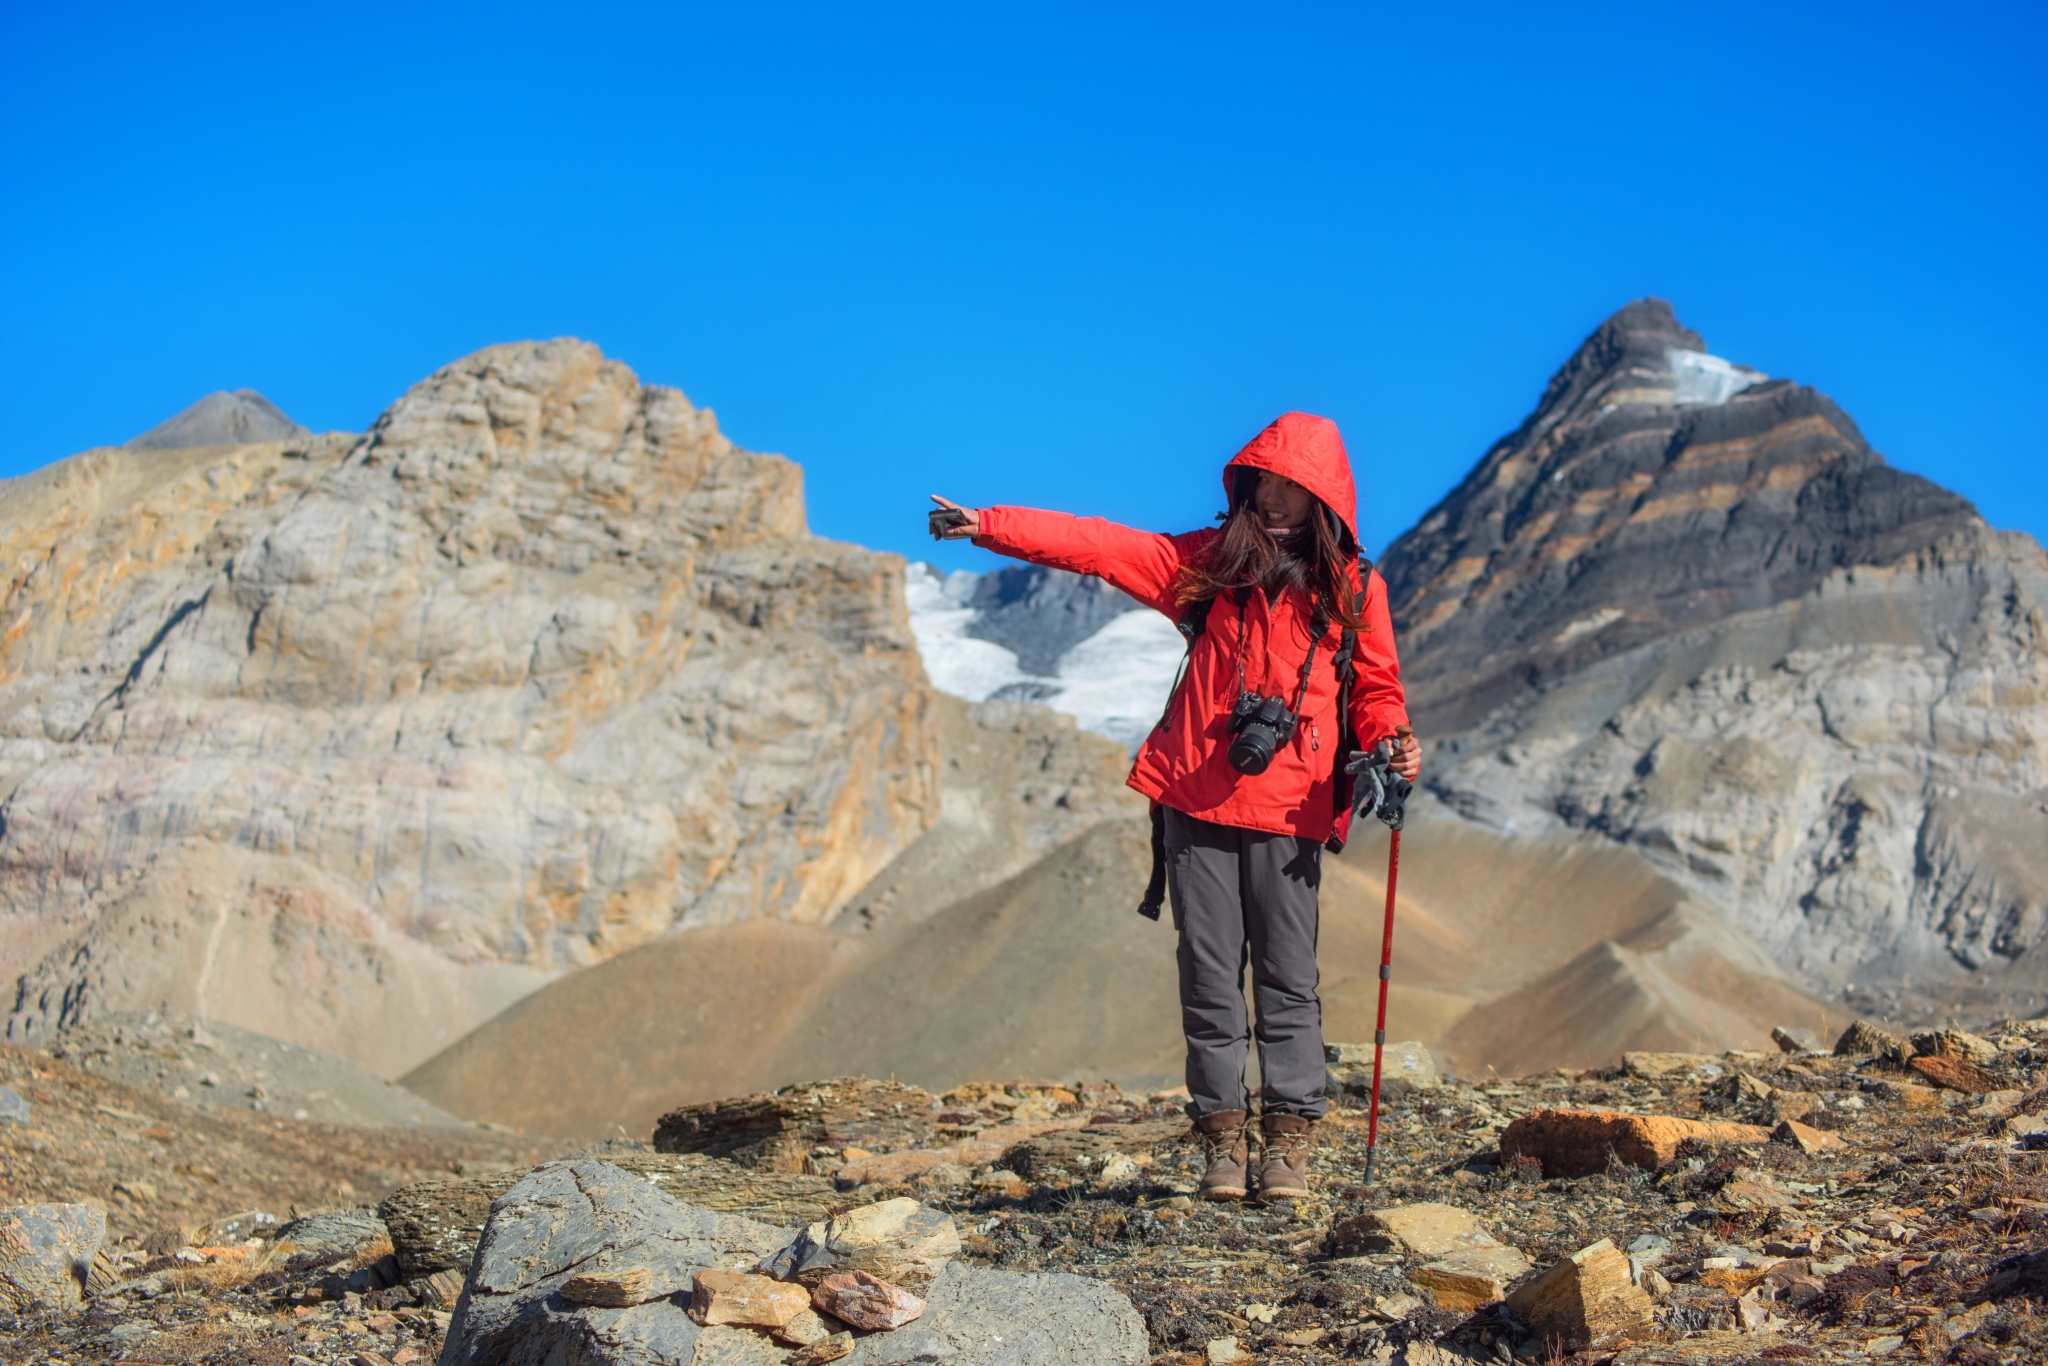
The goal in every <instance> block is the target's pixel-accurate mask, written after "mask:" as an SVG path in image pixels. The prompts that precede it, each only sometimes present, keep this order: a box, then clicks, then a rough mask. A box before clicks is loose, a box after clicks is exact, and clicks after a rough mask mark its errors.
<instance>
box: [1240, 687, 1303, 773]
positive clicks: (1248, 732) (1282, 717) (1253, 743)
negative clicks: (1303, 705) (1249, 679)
mask: <svg viewBox="0 0 2048 1366" xmlns="http://www.w3.org/2000/svg"><path fill="white" fill-rule="evenodd" d="M1295 720H1296V717H1295V715H1294V713H1293V712H1291V711H1289V710H1287V703H1286V702H1285V701H1283V700H1281V699H1280V698H1278V697H1261V696H1259V695H1258V694H1257V693H1255V692H1241V693H1239V694H1238V695H1237V705H1236V706H1234V707H1232V708H1231V709H1230V733H1231V734H1232V735H1235V736H1236V737H1237V738H1236V739H1235V740H1232V741H1231V742H1230V766H1231V767H1232V768H1234V769H1236V770H1237V771H1238V772H1239V773H1264V772H1265V771H1266V765H1268V764H1270V763H1272V762H1273V756H1274V755H1275V754H1278V753H1279V752H1280V746H1282V745H1284V744H1286V743H1287V742H1288V741H1289V740H1291V739H1293V738H1294V725H1295Z"/></svg>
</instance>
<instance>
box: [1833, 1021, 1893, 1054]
mask: <svg viewBox="0 0 2048 1366" xmlns="http://www.w3.org/2000/svg"><path fill="white" fill-rule="evenodd" d="M1906 1046H1907V1044H1906V1041H1905V1040H1904V1039H1902V1038H1900V1037H1899V1036H1898V1035H1896V1034H1893V1033H1889V1032H1888V1031H1886V1030H1882V1029H1879V1028H1878V1027H1877V1026H1876V1025H1874V1024H1872V1023H1870V1021H1868V1020H1858V1021H1856V1023H1854V1024H1852V1025H1850V1026H1849V1027H1848V1028H1847V1029H1845V1030H1843V1031H1842V1035H1841V1037H1840V1038H1838V1039H1836V1040H1835V1056H1836V1057H1838V1058H1862V1057H1871V1056H1874V1055H1876V1054H1880V1053H1888V1052H1891V1051H1893V1050H1902V1049H1904V1048H1905V1047H1906Z"/></svg>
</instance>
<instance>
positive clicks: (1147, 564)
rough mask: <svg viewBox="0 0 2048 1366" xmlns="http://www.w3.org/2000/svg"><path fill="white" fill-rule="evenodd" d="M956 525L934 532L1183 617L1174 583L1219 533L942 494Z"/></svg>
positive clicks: (938, 500) (935, 497) (941, 501)
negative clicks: (1178, 532)
mask: <svg viewBox="0 0 2048 1366" xmlns="http://www.w3.org/2000/svg"><path fill="white" fill-rule="evenodd" d="M932 501H933V502H934V503H937V504H938V505H939V507H940V509H941V510H942V511H950V512H952V513H953V514H954V516H953V517H952V518H949V519H947V520H950V521H952V522H953V525H952V526H950V527H948V528H946V529H944V530H939V529H938V527H937V525H936V523H937V520H938V514H934V533H935V534H937V535H940V536H942V537H944V538H945V539H947V540H961V539H970V540H972V541H973V542H974V543H975V544H976V545H978V546H980V547H982V548H983V549H985V550H993V551H995V552H996V553H997V554H998V555H1008V556H1010V557H1011V558H1013V559H1019V560H1029V561H1030V562H1031V563H1033V564H1043V565H1050V566H1052V567H1053V568H1055V569H1065V570H1069V571H1071V572H1073V573H1076V574H1094V575H1097V576H1099V577H1101V578H1103V579H1106V580H1108V581H1109V583H1111V584H1113V585H1114V586H1116V587H1118V588H1121V589H1122V590H1123V591H1124V592H1126V593H1129V594H1130V595H1131V596H1132V597H1134V598H1136V599H1137V600H1138V601H1139V602H1142V603H1144V604H1145V605H1146V606H1147V607H1151V608H1153V609H1155V610H1157V611H1160V612H1164V613H1165V614H1166V615H1168V616H1170V617H1171V616H1177V615H1178V614H1179V612H1178V608H1177V607H1176V606H1175V604H1174V601H1173V581H1174V578H1175V577H1176V576H1177V575H1178V574H1179V573H1180V567H1181V565H1182V564H1184V563H1186V561H1187V557H1188V556H1189V555H1190V554H1192V553H1193V552H1194V551H1195V549H1196V548H1198V547H1199V545H1200V544H1201V542H1202V540H1203V539H1205V538H1206V537H1209V536H1213V535H1214V534H1215V533H1214V532H1193V533H1190V534H1188V535H1185V536H1161V535H1158V534H1155V533H1153V532H1149V531H1133V530H1132V529H1131V528H1129V527H1127V526H1118V525H1117V524H1116V523H1115V522H1110V521H1105V520H1104V519H1102V518H1100V517H1070V516H1068V515H1067V514H1066V513H1064V512H1041V511H1039V510H1038V509H1036V508H1017V507H989V508H980V509H970V508H963V507H961V506H960V505H959V504H957V503H954V502H951V501H950V500H948V499H945V498H941V497H939V496H938V495H937V494H933V495H932Z"/></svg>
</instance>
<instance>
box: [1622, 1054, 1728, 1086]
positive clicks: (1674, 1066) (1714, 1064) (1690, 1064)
mask: <svg viewBox="0 0 2048 1366" xmlns="http://www.w3.org/2000/svg"><path fill="white" fill-rule="evenodd" d="M1621 1065H1622V1066H1623V1067H1625V1068H1627V1069H1628V1074H1629V1075H1630V1076H1632V1077H1640V1078H1642V1079H1643V1080H1645V1081H1654V1080H1655V1079H1656V1078H1658V1077H1665V1076H1669V1075H1671V1074H1672V1073H1674V1072H1677V1073H1681V1074H1691V1073H1694V1072H1697V1073H1700V1074H1702V1075H1703V1076H1705V1077H1708V1078H1712V1077H1719V1076H1723V1075H1725V1074H1726V1073H1727V1071H1728V1064H1727V1063H1725V1062H1723V1061H1722V1060H1721V1059H1720V1058H1719V1057H1717V1056H1715V1055H1714V1054H1712V1053H1654V1052H1638V1053H1624V1054H1622V1055H1621Z"/></svg>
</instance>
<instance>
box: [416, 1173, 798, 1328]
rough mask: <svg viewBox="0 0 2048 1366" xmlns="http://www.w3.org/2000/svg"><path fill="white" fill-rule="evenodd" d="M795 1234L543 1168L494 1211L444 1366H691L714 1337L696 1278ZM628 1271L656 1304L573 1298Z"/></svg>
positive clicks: (630, 1180) (637, 1184)
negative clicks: (566, 1290) (693, 1300)
mask: <svg viewBox="0 0 2048 1366" xmlns="http://www.w3.org/2000/svg"><path fill="white" fill-rule="evenodd" d="M787 1237H788V1232H787V1230H784V1229H779V1228H775V1227H773V1226H772V1225H769V1224H760V1223H756V1222H754V1221H753V1220H751V1219H745V1218H741V1217H740V1216H738V1215H733V1214H720V1213H718V1212H716V1211H713V1210H708V1209H701V1208H698V1207H697V1206H694V1205H686V1204H684V1203H682V1202H681V1201H679V1200H677V1199H675V1198H674V1197H673V1196H670V1195H668V1194H667V1193H665V1192H663V1191H662V1190H660V1189H658V1188H657V1187H656V1186H655V1185H654V1184H653V1183H652V1182H649V1181H647V1180H645V1179H643V1178H641V1177H637V1176H634V1175H633V1174H632V1173H630V1172H627V1171H625V1170H624V1169H622V1168H620V1167H618V1166H616V1165H614V1164H612V1163H609V1162H599V1161H594V1160H584V1161H579V1162H556V1163H549V1164H548V1165H546V1166H541V1167H536V1168H535V1169H534V1170H533V1171H531V1172H529V1173H528V1174H527V1175H526V1176H525V1177H523V1178H522V1179H521V1180H520V1181H519V1182H518V1184H516V1185H514V1186H513V1187H512V1189H511V1190H509V1191H507V1192H506V1193H505V1194H504V1195H503V1196H501V1197H500V1198H499V1199H498V1201H497V1202H496V1203H495V1204H494V1205H493V1206H492V1208H491V1216H490V1220H489V1222H488V1223H487V1224H486V1225H485V1226H484V1232H483V1238H482V1240H481V1242H480V1243H479V1244H478V1246H477V1254H476V1260H475V1261H474V1263H472V1265H471V1266H470V1269H469V1279H468V1281H467V1282H466V1283H465V1284H464V1286H463V1288H462V1299H461V1301H460V1302H459V1303H458V1304H457V1305H456V1307H455V1317H454V1320H453V1321H452V1322H451V1323H450V1324H449V1326H448V1342H447V1346H446V1348H445V1349H444V1350H443V1352H442V1355H441V1366H527V1364H528V1363H531V1364H532V1366H540V1363H543V1362H577V1363H580V1364H583V1366H611V1364H612V1363H619V1364H620V1366H624V1364H625V1363H633V1366H641V1364H642V1363H646V1364H647V1366H669V1363H674V1364H675V1366H683V1364H684V1363H687V1362H689V1361H691V1360H692V1358H693V1357H695V1356H696V1355H697V1347H698V1343H697V1339H698V1337H699V1336H700V1335H701V1334H703V1333H704V1332H706V1331H707V1330H705V1329H702V1328H700V1327H699V1326H698V1325H697V1324H696V1323H694V1322H693V1321H691V1319H690V1316H689V1314H688V1312H687V1306H688V1304H689V1300H690V1295H691V1292H692V1288H693V1285H692V1283H693V1280H694V1278H695V1276H696V1273H697V1272H699V1271H704V1270H710V1269H714V1268H718V1269H727V1270H729V1269H731V1268H732V1267H733V1266H734V1265H735V1264H736V1263H751V1262H753V1261H756V1260H758V1259H759V1258H761V1257H763V1256H766V1255H767V1254H768V1253H771V1252H773V1251H775V1250H776V1248H777V1247H779V1246H781V1244H782V1242H783V1241H784V1240H785V1239H786V1238H787ZM625 1268H633V1269H644V1270H645V1271H646V1272H647V1273H648V1278H649V1285H648V1287H647V1289H646V1291H645V1293H646V1294H647V1295H648V1296H649V1298H648V1300H647V1302H645V1303H642V1304H635V1305H632V1306H629V1307H626V1308H604V1307H599V1306H595V1305H580V1304H577V1303H575V1302H574V1301H572V1300H570V1299H569V1298H568V1297H567V1296H565V1295H564V1294H562V1289H563V1287H564V1285H566V1284H567V1282H568V1281H569V1280H570V1279H571V1278H572V1277H574V1276H579V1275H581V1276H588V1275H592V1274H594V1273H597V1272H602V1271H608V1270H613V1269H625ZM728 1331H731V1330H728ZM749 1336H753V1334H751V1332H750V1333H749ZM745 1346H746V1344H744V1343H738V1342H735V1343H733V1344H732V1347H733V1349H734V1350H736V1351H737V1350H739V1349H741V1348H743V1347H745ZM740 1359H745V1358H740ZM765 1359H778V1358H765Z"/></svg>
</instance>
